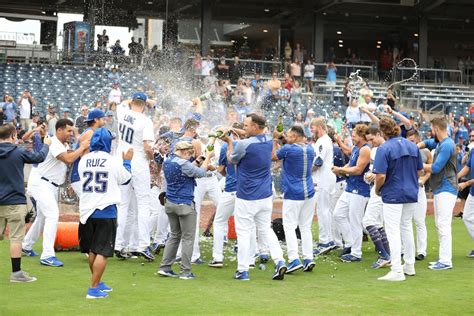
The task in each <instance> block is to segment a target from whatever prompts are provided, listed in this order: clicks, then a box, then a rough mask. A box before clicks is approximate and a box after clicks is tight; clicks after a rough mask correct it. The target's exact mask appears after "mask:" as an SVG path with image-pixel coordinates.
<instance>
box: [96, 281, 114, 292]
mask: <svg viewBox="0 0 474 316" xmlns="http://www.w3.org/2000/svg"><path fill="white" fill-rule="evenodd" d="M97 288H98V289H99V290H101V291H102V292H112V291H113V289H112V288H111V287H110V286H107V285H105V283H104V282H99V284H98V285H97Z"/></svg>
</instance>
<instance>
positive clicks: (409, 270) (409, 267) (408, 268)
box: [403, 263, 416, 276]
mask: <svg viewBox="0 0 474 316" xmlns="http://www.w3.org/2000/svg"><path fill="white" fill-rule="evenodd" d="M403 273H405V275H408V276H415V274H416V271H415V265H414V264H407V263H405V264H404V265H403Z"/></svg>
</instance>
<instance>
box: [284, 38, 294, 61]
mask: <svg viewBox="0 0 474 316" xmlns="http://www.w3.org/2000/svg"><path fill="white" fill-rule="evenodd" d="M284 51H285V60H288V59H289V60H290V61H291V57H292V55H293V49H292V48H291V45H290V42H286V44H285V48H284Z"/></svg>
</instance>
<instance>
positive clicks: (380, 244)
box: [365, 226, 390, 258]
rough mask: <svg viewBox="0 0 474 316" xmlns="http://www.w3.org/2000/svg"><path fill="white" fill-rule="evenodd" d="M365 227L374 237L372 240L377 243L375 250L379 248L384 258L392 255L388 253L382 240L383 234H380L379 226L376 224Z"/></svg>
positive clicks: (371, 236)
mask: <svg viewBox="0 0 474 316" xmlns="http://www.w3.org/2000/svg"><path fill="white" fill-rule="evenodd" d="M365 229H367V232H368V233H369V235H370V238H371V239H372V242H373V243H374V245H375V250H377V252H378V254H379V255H380V256H381V257H382V258H388V257H389V256H390V255H389V254H388V253H387V251H386V250H385V248H384V244H383V242H382V236H381V235H380V232H379V230H378V228H377V227H375V226H367V227H366V228H365Z"/></svg>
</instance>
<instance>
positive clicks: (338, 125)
mask: <svg viewBox="0 0 474 316" xmlns="http://www.w3.org/2000/svg"><path fill="white" fill-rule="evenodd" d="M328 125H329V126H332V128H333V129H334V131H335V132H336V133H337V134H339V135H340V134H341V132H342V126H343V125H344V122H343V121H342V120H341V118H340V116H339V112H338V111H333V112H332V118H331V119H329V120H328Z"/></svg>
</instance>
